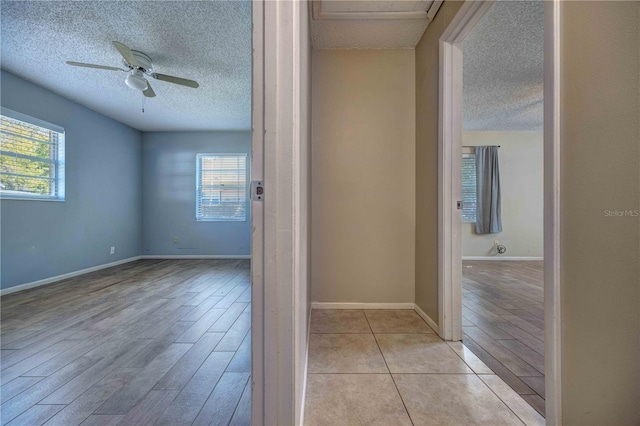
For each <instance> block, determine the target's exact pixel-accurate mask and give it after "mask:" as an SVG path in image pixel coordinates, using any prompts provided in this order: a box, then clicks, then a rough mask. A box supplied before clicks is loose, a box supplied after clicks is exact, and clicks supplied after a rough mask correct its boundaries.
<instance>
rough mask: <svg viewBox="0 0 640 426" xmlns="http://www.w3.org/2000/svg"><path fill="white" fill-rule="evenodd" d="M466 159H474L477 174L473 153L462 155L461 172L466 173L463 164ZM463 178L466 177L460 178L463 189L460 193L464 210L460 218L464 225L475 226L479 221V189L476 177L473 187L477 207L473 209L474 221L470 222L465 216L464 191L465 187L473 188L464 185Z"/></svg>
mask: <svg viewBox="0 0 640 426" xmlns="http://www.w3.org/2000/svg"><path fill="white" fill-rule="evenodd" d="M466 159H472V160H473V163H474V166H473V168H474V172H475V170H476V169H475V154H473V153H463V154H462V158H461V161H460V169H461V171H463V172H464V166H463V162H464V160H466ZM463 176H464V174H462V176H460V182H461V188H462V189H461V193H460V198H461V200H462V209H461V211H460V217H461V220H462V223H471V224H474V223H476V221H477V220H478V188H477V180H476V178H475V177H474V179H473V180H474V183H473V187H474V188H475V195H476V206H475V208H474V209H473V214H474V220H468V219H467V216H465V205H464V204H465V203H464V191H463V189H464V188H465V186H471V185H465V184H464V179H463ZM474 176H475V175H474Z"/></svg>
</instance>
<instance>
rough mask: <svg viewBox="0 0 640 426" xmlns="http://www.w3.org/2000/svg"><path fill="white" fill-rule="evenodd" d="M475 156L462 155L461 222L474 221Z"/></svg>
mask: <svg viewBox="0 0 640 426" xmlns="http://www.w3.org/2000/svg"><path fill="white" fill-rule="evenodd" d="M476 204H477V198H476V158H475V156H474V155H473V154H463V155H462V222H472V223H475V221H476Z"/></svg>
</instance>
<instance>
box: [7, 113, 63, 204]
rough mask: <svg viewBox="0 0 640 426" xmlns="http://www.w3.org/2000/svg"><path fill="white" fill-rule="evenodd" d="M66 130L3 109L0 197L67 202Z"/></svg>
mask: <svg viewBox="0 0 640 426" xmlns="http://www.w3.org/2000/svg"><path fill="white" fill-rule="evenodd" d="M64 175H65V173H64V129H63V128H62V127H59V126H56V125H54V124H50V123H46V122H44V121H41V120H38V119H37V118H33V117H29V116H26V115H24V114H20V113H18V112H15V111H11V110H8V109H6V108H2V114H1V115H0V196H1V197H2V198H16V199H30V200H43V199H45V200H46V199H49V200H64V197H65V191H64Z"/></svg>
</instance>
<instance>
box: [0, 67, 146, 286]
mask: <svg viewBox="0 0 640 426" xmlns="http://www.w3.org/2000/svg"><path fill="white" fill-rule="evenodd" d="M1 77H2V81H1V88H2V98H1V103H2V106H3V107H6V108H9V109H12V110H14V111H18V112H21V113H24V114H27V115H30V116H33V117H36V118H39V119H42V120H45V121H48V122H51V123H54V124H58V125H60V126H63V127H64V128H65V132H66V134H65V142H66V201H65V202H54V201H26V200H2V201H1V207H0V213H1V231H2V244H1V248H2V276H1V281H2V282H1V284H2V288H3V289H5V288H9V287H13V286H16V285H19V284H24V283H28V282H33V281H37V280H40V279H45V278H50V277H53V276H57V275H61V274H65V273H69V272H73V271H77V270H81V269H85V268H89V267H92V266H97V265H102V264H105V263H110V262H114V261H117V260H121V259H126V258H129V257H133V256H138V255H139V254H140V250H141V241H142V238H141V223H140V221H141V218H142V203H141V195H142V194H141V187H142V185H141V173H140V163H141V140H142V137H141V133H140V132H139V131H137V130H134V129H132V128H130V127H128V126H126V125H124V124H121V123H118V122H117V121H114V120H112V119H110V118H106V117H104V116H103V115H101V114H98V113H96V112H94V111H91V110H89V109H87V108H85V107H82V106H80V105H78V104H76V103H74V102H72V101H70V100H67V99H65V98H62V97H61V96H58V95H56V94H54V93H52V92H50V91H48V90H46V89H44V88H42V87H39V86H36V85H34V84H31V83H29V82H27V81H25V80H23V79H21V78H18V77H16V76H15V75H13V74H10V73H7V72H5V71H2V76H1ZM111 246H115V247H116V253H115V254H114V255H110V254H109V249H110V247H111Z"/></svg>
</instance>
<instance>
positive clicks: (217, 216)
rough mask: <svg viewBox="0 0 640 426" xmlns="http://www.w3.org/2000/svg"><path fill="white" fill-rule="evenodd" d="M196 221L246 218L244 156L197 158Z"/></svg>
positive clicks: (202, 156) (222, 155)
mask: <svg viewBox="0 0 640 426" xmlns="http://www.w3.org/2000/svg"><path fill="white" fill-rule="evenodd" d="M196 161H197V173H196V219H197V220H218V221H226V220H238V221H242V220H246V219H247V154H198V155H197V156H196Z"/></svg>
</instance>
